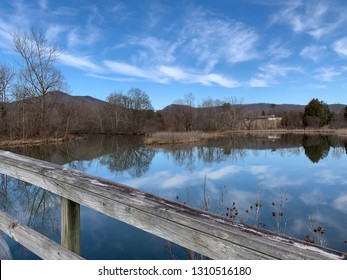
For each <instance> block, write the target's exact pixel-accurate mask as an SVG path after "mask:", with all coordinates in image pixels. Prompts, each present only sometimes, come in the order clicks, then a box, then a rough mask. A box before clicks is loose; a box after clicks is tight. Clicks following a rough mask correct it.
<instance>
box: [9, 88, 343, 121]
mask: <svg viewBox="0 0 347 280" xmlns="http://www.w3.org/2000/svg"><path fill="white" fill-rule="evenodd" d="M16 102H18V101H14V102H12V103H16ZM46 102H47V103H52V104H53V103H59V104H66V105H69V106H74V105H75V106H84V105H87V106H88V107H89V108H95V109H97V108H105V106H109V103H108V102H106V101H103V100H101V99H98V98H95V97H91V96H88V95H86V96H78V95H71V94H68V93H66V92H62V91H52V92H50V93H49V94H48V95H47V96H46ZM240 106H241V108H242V109H243V110H245V111H246V112H249V113H251V112H253V113H258V114H261V113H263V112H264V113H265V114H275V115H276V114H278V113H279V112H283V111H299V112H304V110H305V106H306V105H298V104H272V103H265V102H263V103H249V104H240ZM328 106H329V108H330V110H331V111H332V112H334V113H338V112H340V111H341V110H342V109H344V108H345V107H346V105H345V104H328ZM184 107H187V105H180V104H174V103H173V104H170V105H168V106H166V107H164V108H163V109H160V110H156V111H158V112H161V113H172V112H175V111H177V109H179V108H184ZM214 108H215V109H218V107H214ZM199 109H201V108H199V107H193V108H192V110H193V111H198V110H199Z"/></svg>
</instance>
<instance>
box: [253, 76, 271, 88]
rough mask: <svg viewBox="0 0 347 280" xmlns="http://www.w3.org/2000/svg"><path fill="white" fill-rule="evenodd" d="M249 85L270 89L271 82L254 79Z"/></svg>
mask: <svg viewBox="0 0 347 280" xmlns="http://www.w3.org/2000/svg"><path fill="white" fill-rule="evenodd" d="M248 85H249V86H250V87H270V84H269V81H267V80H266V79H261V78H252V79H251V80H250V81H249V83H248Z"/></svg>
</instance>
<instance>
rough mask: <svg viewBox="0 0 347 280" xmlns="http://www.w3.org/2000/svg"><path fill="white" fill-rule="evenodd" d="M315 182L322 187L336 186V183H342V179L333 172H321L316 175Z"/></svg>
mask: <svg viewBox="0 0 347 280" xmlns="http://www.w3.org/2000/svg"><path fill="white" fill-rule="evenodd" d="M316 177H317V180H316V182H317V183H319V184H324V185H336V184H337V183H338V181H342V180H343V178H342V177H341V176H339V175H336V174H335V173H334V171H333V170H322V171H320V172H319V174H317V175H316Z"/></svg>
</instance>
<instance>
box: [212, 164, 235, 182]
mask: <svg viewBox="0 0 347 280" xmlns="http://www.w3.org/2000/svg"><path fill="white" fill-rule="evenodd" d="M238 172H240V168H238V167H237V166H235V165H229V166H225V167H222V168H220V169H217V170H212V171H210V172H208V173H207V172H206V176H207V177H208V179H209V180H220V179H222V178H225V177H227V176H229V175H231V174H236V173H238Z"/></svg>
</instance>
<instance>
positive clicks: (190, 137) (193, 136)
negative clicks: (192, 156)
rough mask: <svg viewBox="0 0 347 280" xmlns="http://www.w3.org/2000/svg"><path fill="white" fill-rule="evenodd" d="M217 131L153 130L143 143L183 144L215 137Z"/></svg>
mask: <svg viewBox="0 0 347 280" xmlns="http://www.w3.org/2000/svg"><path fill="white" fill-rule="evenodd" d="M217 136H218V135H217V133H207V132H201V131H187V132H166V131H163V132H155V133H152V134H150V135H146V137H145V139H144V143H145V144H146V145H153V144H159V145H163V144H183V143H193V142H198V141H202V140H206V139H210V138H213V137H217ZM220 136H221V135H220Z"/></svg>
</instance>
